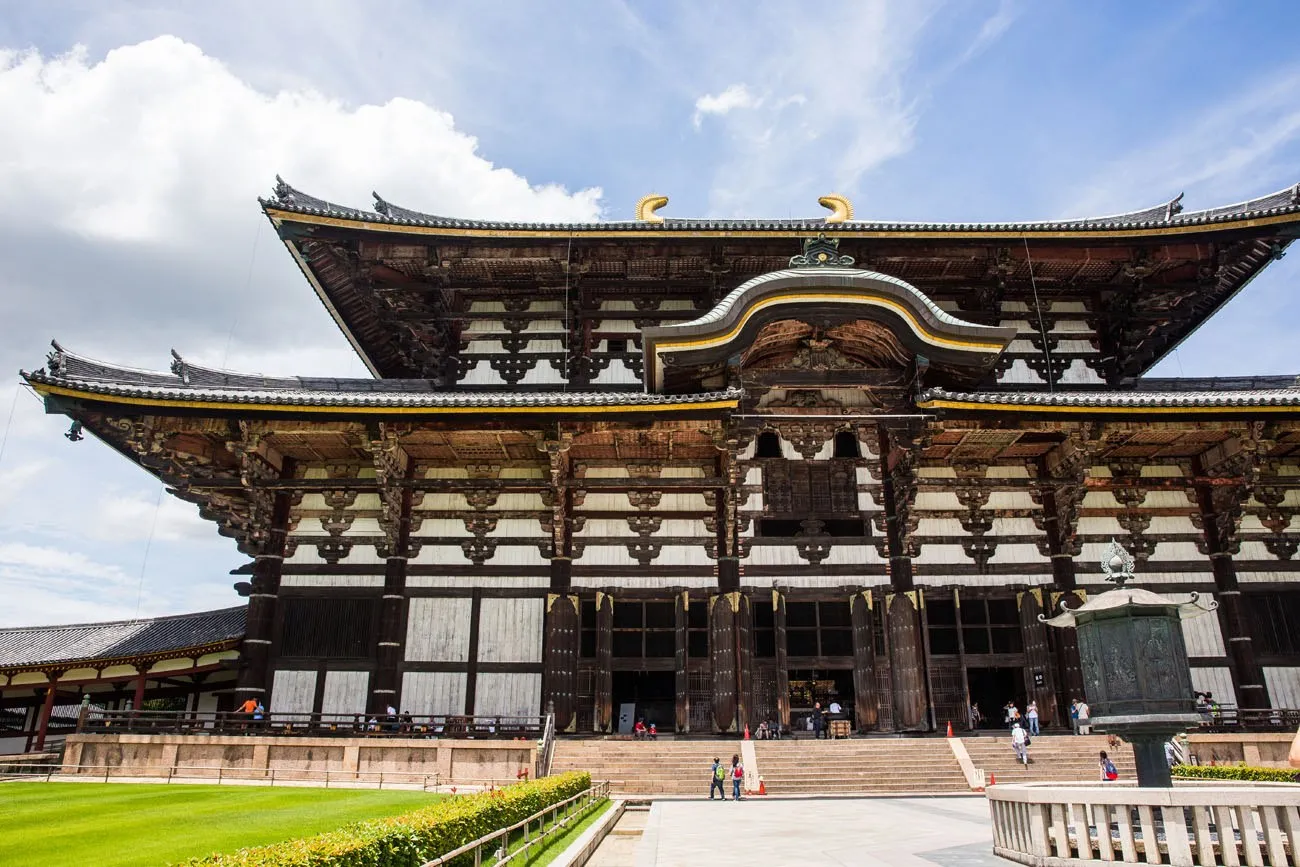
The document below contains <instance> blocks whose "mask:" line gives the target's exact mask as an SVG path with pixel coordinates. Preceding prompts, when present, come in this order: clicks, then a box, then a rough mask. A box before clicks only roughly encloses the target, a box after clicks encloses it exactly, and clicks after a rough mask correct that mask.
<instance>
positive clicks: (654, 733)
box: [646, 723, 659, 741]
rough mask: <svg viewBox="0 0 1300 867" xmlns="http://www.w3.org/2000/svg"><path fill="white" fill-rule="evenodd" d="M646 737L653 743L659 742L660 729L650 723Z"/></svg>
mask: <svg viewBox="0 0 1300 867" xmlns="http://www.w3.org/2000/svg"><path fill="white" fill-rule="evenodd" d="M646 737H648V738H650V740H652V741H657V740H659V728H658V727H657V726H656V725H655V724H654V723H650V728H649V730H648V731H647V732H646Z"/></svg>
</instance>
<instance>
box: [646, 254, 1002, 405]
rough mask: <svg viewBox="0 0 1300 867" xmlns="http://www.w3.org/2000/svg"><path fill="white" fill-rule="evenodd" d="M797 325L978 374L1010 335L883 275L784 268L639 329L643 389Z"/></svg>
mask: <svg viewBox="0 0 1300 867" xmlns="http://www.w3.org/2000/svg"><path fill="white" fill-rule="evenodd" d="M802 318H812V319H817V320H820V321H826V322H831V321H834V322H846V321H853V320H859V319H867V320H872V321H875V322H879V323H881V324H883V325H885V326H886V327H888V328H890V329H891V330H892V331H893V332H894V333H895V335H896V336H897V337H898V339H899V341H900V342H901V343H902V344H903V345H904V346H906V347H907V348H908V349H910V350H911V351H912V352H914V353H916V354H918V355H924V356H926V357H927V358H929V359H932V360H934V361H937V362H940V363H943V364H946V365H950V366H953V367H961V368H971V369H973V370H974V371H980V372H982V371H985V370H987V369H988V368H989V367H990V366H991V365H992V364H993V362H994V360H996V358H997V357H998V355H999V354H1001V352H1002V351H1003V350H1004V349H1006V347H1007V344H1008V343H1010V342H1011V340H1012V338H1014V337H1015V335H1016V330H1015V329H1014V328H1004V327H992V326H987V325H977V324H975V323H972V322H966V321H964V320H961V319H958V318H956V317H955V316H952V315H951V314H949V313H947V312H945V311H944V310H942V309H941V308H940V307H939V306H938V305H937V304H935V303H934V302H933V301H931V300H930V299H929V298H927V297H926V296H925V295H924V294H922V293H921V291H920V290H918V289H917V288H916V287H915V286H913V285H911V284H910V283H907V282H906V281H904V280H900V279H898V278H897V277H891V276H889V275H887V274H880V273H877V272H875V271H863V270H858V269H853V268H835V267H829V268H828V267H809V268H791V269H788V270H784V271H774V272H772V273H770V274H764V275H762V276H760V277H755V278H754V279H753V280H749V281H747V282H745V283H743V284H741V285H740V286H738V287H737V288H736V289H735V290H734V291H732V292H731V293H730V294H728V295H727V297H725V298H723V299H722V300H721V301H720V302H718V304H717V305H716V306H715V307H714V308H713V309H712V310H710V311H709V312H708V313H706V314H704V315H703V316H701V317H700V318H698V319H695V320H692V321H690V322H685V323H680V324H675V325H666V326H660V327H658V328H647V329H645V330H644V331H643V332H642V345H643V351H644V353H645V375H646V388H647V390H649V391H661V390H663V387H664V369H665V367H666V366H674V367H678V368H691V367H696V366H703V365H708V364H716V363H717V362H718V361H719V360H722V359H725V358H729V357H731V356H733V355H735V354H737V353H738V352H740V351H741V350H743V349H744V348H745V347H747V346H748V345H749V344H750V343H751V342H752V341H753V340H754V337H755V336H756V335H757V334H758V332H759V331H760V330H761V329H762V328H763V327H764V326H765V325H767V324H769V323H771V322H774V321H776V320H778V319H802Z"/></svg>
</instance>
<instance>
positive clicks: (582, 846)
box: [551, 798, 627, 867]
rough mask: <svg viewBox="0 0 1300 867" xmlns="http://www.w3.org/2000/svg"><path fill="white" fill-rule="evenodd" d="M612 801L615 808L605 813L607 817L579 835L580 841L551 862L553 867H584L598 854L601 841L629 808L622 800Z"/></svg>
mask: <svg viewBox="0 0 1300 867" xmlns="http://www.w3.org/2000/svg"><path fill="white" fill-rule="evenodd" d="M611 800H612V802H613V804H614V806H613V807H611V808H610V809H608V810H606V811H605V815H603V816H601V817H600V821H599V822H597V823H596V824H594V825H592V826H591V827H590V828H588V829H587V830H585V831H583V832H582V833H581V834H580V835H578V839H576V840H574V841H573V842H572V843H570V844H569V847H568V848H567V849H565V850H564V851H563V852H561V853H560V854H559V855H558V856H557V857H556V859H555V860H554V861H552V862H551V864H552V867H582V865H584V864H586V863H587V861H588V860H589V859H590V858H591V856H592V855H594V854H596V849H597V848H599V847H600V844H601V841H603V840H604V839H605V836H606V835H607V834H609V832H610V831H611V830H613V828H614V826H615V825H616V824H618V820H619V819H620V818H622V816H623V811H624V809H626V807H627V802H626V801H624V800H623V799H622V798H613V799H611Z"/></svg>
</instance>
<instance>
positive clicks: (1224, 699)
mask: <svg viewBox="0 0 1300 867" xmlns="http://www.w3.org/2000/svg"><path fill="white" fill-rule="evenodd" d="M1264 680H1265V681H1266V682H1267V680H1268V669H1267V668H1266V669H1264ZM1270 688H1271V687H1270ZM1192 689H1193V690H1194V691H1196V692H1212V693H1214V700H1215V701H1217V702H1218V703H1219V704H1236V703H1237V693H1236V690H1234V689H1233V688H1232V672H1231V671H1230V670H1229V669H1228V667H1227V666H1224V667H1223V668H1217V667H1216V668H1193V669H1192ZM1270 695H1271V693H1270ZM1274 704H1275V705H1276V704H1277V700H1276V699H1274Z"/></svg>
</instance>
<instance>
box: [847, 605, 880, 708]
mask: <svg viewBox="0 0 1300 867" xmlns="http://www.w3.org/2000/svg"><path fill="white" fill-rule="evenodd" d="M849 612H850V614H851V615H852V617H853V711H854V717H855V723H856V724H857V727H858V731H873V730H874V729H876V728H877V726H879V724H880V713H879V707H880V696H879V695H878V694H877V692H876V644H875V633H874V630H873V626H874V624H873V623H872V617H871V591H870V590H867V591H864V592H862V593H854V594H853V595H852V596H851V597H849Z"/></svg>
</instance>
